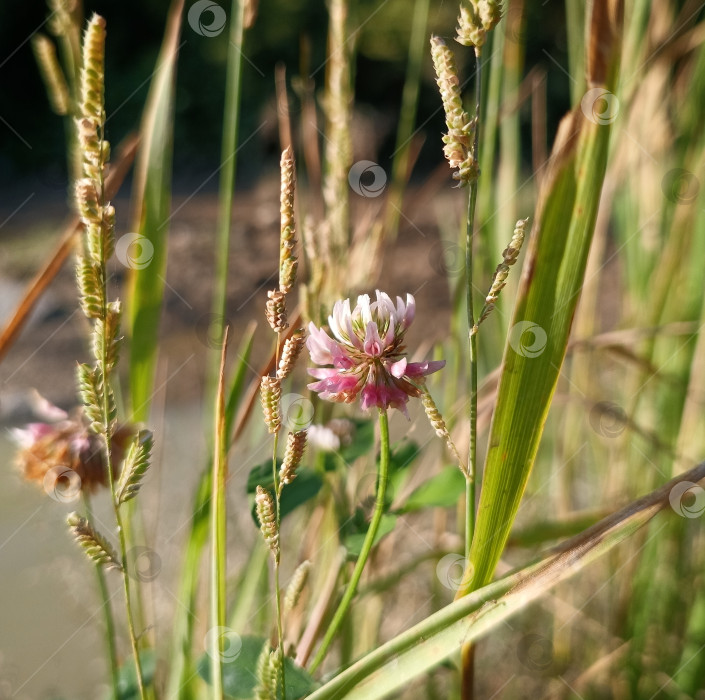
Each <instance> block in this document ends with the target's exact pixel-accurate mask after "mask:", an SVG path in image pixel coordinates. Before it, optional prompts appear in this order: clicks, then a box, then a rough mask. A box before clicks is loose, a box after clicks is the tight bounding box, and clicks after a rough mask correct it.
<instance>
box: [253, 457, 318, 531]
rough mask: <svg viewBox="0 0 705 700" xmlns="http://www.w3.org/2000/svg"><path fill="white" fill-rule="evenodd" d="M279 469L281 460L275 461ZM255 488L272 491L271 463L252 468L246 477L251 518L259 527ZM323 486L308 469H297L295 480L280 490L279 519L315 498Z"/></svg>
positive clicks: (316, 475) (316, 476)
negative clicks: (255, 507) (255, 508)
mask: <svg viewBox="0 0 705 700" xmlns="http://www.w3.org/2000/svg"><path fill="white" fill-rule="evenodd" d="M280 469H281V460H277V472H278V471H279V470H280ZM257 486H262V487H263V488H265V489H268V490H269V491H271V492H273V491H274V480H273V478H272V462H271V461H267V462H263V463H262V464H258V465H257V466H256V467H253V468H252V470H251V471H250V473H249V474H248V475H247V494H248V495H249V496H250V505H251V506H252V518H253V519H254V522H255V524H256V525H257V527H259V523H258V521H257V516H256V515H255V510H254V494H255V489H256V488H257ZM321 486H323V480H322V479H321V477H320V476H318V474H316V473H315V472H313V471H311V470H310V469H299V470H298V471H297V472H296V478H295V479H294V480H293V481H292V482H291V483H290V484H287V485H286V486H285V487H284V489H283V490H282V497H281V517H282V518H285V517H286V516H287V515H289V513H291V512H293V511H294V510H295V509H296V508H298V507H299V506H301V505H303V504H304V503H306V502H307V501H310V500H311V499H312V498H314V497H315V496H316V494H317V493H318V492H319V491H320V490H321Z"/></svg>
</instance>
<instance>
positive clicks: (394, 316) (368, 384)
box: [306, 290, 445, 418]
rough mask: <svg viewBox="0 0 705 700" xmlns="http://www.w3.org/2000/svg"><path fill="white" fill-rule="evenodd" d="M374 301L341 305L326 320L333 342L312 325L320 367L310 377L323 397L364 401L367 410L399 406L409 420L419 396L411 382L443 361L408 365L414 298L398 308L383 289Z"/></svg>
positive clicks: (310, 344) (312, 342) (309, 341)
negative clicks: (406, 337)
mask: <svg viewBox="0 0 705 700" xmlns="http://www.w3.org/2000/svg"><path fill="white" fill-rule="evenodd" d="M376 297H377V298H376V301H370V297H369V296H368V295H367V294H363V295H361V296H359V297H358V298H357V305H356V306H355V308H353V309H351V305H350V300H349V299H345V300H343V301H337V302H336V303H335V305H334V306H333V313H332V314H331V316H329V318H328V326H329V327H330V331H331V333H332V334H333V336H334V337H333V338H331V337H330V336H329V335H328V333H326V331H324V330H323V329H322V328H317V327H316V325H315V324H314V323H311V324H310V325H309V336H308V339H307V340H306V346H307V348H308V351H309V353H310V355H311V359H312V360H313V362H315V363H316V364H317V365H322V367H317V368H313V369H309V373H310V374H311V375H312V376H314V377H316V379H318V380H319V381H317V382H314V383H312V384H309V385H308V386H309V389H312V390H313V391H316V392H318V394H319V396H320V397H321V398H322V399H326V400H328V401H337V402H341V403H352V402H353V401H354V400H355V399H357V398H358V397H360V399H361V405H362V408H363V409H369V408H371V407H372V406H378V407H379V408H384V409H386V408H396V409H398V410H399V411H401V412H402V413H403V414H404V415H405V416H406V417H407V418H408V417H409V414H408V412H407V408H406V404H407V402H408V400H409V397H410V396H411V397H418V396H420V395H421V392H420V390H419V389H418V387H417V386H416V385H415V384H414V383H413V381H414V380H416V381H417V382H421V381H423V378H424V377H425V376H426V375H428V374H431V373H432V372H436V371H437V370H439V369H441V368H442V367H443V366H444V365H445V361H437V362H408V360H407V359H406V354H405V347H404V334H405V333H406V329H407V328H408V327H409V326H410V325H411V323H412V321H413V320H414V314H415V311H416V302H415V301H414V297H413V296H412V295H411V294H407V295H406V303H405V302H404V301H403V300H402V299H401V297H397V301H396V305H395V304H394V302H393V301H392V300H391V298H390V297H389V295H387V294H385V293H384V292H380V291H379V290H378V291H377V293H376Z"/></svg>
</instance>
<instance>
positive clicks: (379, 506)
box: [310, 408, 389, 673]
mask: <svg viewBox="0 0 705 700" xmlns="http://www.w3.org/2000/svg"><path fill="white" fill-rule="evenodd" d="M379 436H380V458H379V470H378V472H377V497H376V499H375V509H374V513H373V514H372V520H371V521H370V527H369V529H368V530H367V535H366V536H365V541H364V542H363V544H362V550H361V551H360V556H359V557H358V559H357V563H356V564H355V569H354V570H353V573H352V576H351V578H350V582H349V583H348V587H347V588H346V590H345V593H344V594H343V599H342V600H341V601H340V604H339V605H338V609H337V610H336V611H335V615H334V616H333V620H332V621H331V624H330V626H329V627H328V631H327V632H326V636H325V637H324V638H323V641H322V642H321V646H320V647H319V649H318V652H316V656H315V657H314V659H313V661H312V662H311V669H310V670H311V673H313V672H314V671H315V670H316V669H317V668H318V667H319V666H320V665H321V662H322V661H323V659H324V658H325V656H326V652H327V651H328V648H329V647H330V645H331V642H332V641H333V638H334V637H335V635H336V633H337V631H338V629H339V627H340V625H341V623H342V621H343V618H344V617H345V615H346V613H347V612H348V608H349V607H350V603H351V601H352V599H353V597H354V596H355V592H356V591H357V584H358V583H359V582H360V577H361V576H362V571H363V569H364V568H365V564H366V563H367V558H368V557H369V555H370V550H371V549H372V546H373V545H374V541H375V537H376V536H377V530H378V529H379V524H380V522H381V520H382V515H383V514H384V502H385V496H386V493H387V480H388V478H389V422H388V420H387V411H386V409H384V408H380V409H379Z"/></svg>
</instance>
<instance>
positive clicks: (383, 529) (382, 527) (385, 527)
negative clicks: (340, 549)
mask: <svg viewBox="0 0 705 700" xmlns="http://www.w3.org/2000/svg"><path fill="white" fill-rule="evenodd" d="M397 518H398V516H397V515H394V514H392V513H387V514H386V515H383V516H382V520H381V521H380V523H379V530H377V534H376V535H375V539H374V542H373V543H372V546H373V547H374V546H375V545H376V544H377V543H378V542H379V541H380V540H381V539H382V538H383V537H386V536H387V535H388V534H389V533H390V532H392V531H393V530H394V528H395V527H396V524H397ZM366 534H367V530H366V529H365V531H364V532H356V533H354V534H352V535H348V536H347V537H346V538H345V540H344V542H343V544H344V545H345V549H347V550H348V556H349V557H351V558H356V557H359V556H360V552H361V551H362V544H363V542H364V541H365V535H366Z"/></svg>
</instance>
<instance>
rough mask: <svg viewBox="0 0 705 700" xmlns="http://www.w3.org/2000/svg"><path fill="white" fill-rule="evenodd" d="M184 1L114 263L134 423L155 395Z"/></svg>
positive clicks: (161, 64) (164, 59)
mask: <svg viewBox="0 0 705 700" xmlns="http://www.w3.org/2000/svg"><path fill="white" fill-rule="evenodd" d="M183 6H184V0H174V2H173V3H172V5H171V7H170V10H169V17H168V19H167V25H166V31H165V34H164V41H163V43H162V48H161V51H160V52H159V57H158V58H157V67H156V69H155V72H154V77H153V78H152V82H151V85H150V88H149V95H148V97H147V105H146V107H145V111H144V116H143V121H142V128H141V139H142V141H141V144H140V152H139V155H138V164H137V169H136V170H137V172H136V178H135V200H136V201H135V206H134V223H133V231H134V232H136V234H138V235H137V236H135V234H134V233H132V234H126V235H128V236H135V237H134V239H133V240H132V241H130V242H129V243H128V245H126V246H125V245H124V243H123V246H124V250H121V248H120V241H123V242H128V239H126V238H125V237H124V236H123V237H122V238H121V239H120V240H119V241H118V243H117V246H118V247H117V250H118V257H119V258H121V262H122V263H123V264H124V265H126V266H127V267H128V268H130V279H129V285H128V295H127V296H128V313H127V323H126V326H127V332H128V334H129V337H130V399H131V404H132V419H133V420H134V421H145V420H146V419H147V417H148V415H149V407H150V404H151V397H152V393H153V384H154V373H155V369H156V362H157V350H158V332H159V317H160V315H161V308H162V298H163V296H164V283H165V281H166V280H165V276H166V256H167V234H168V232H169V217H170V207H171V160H172V152H173V126H174V82H175V77H176V60H177V56H178V49H179V45H178V44H179V35H180V31H181V15H182V11H183Z"/></svg>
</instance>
